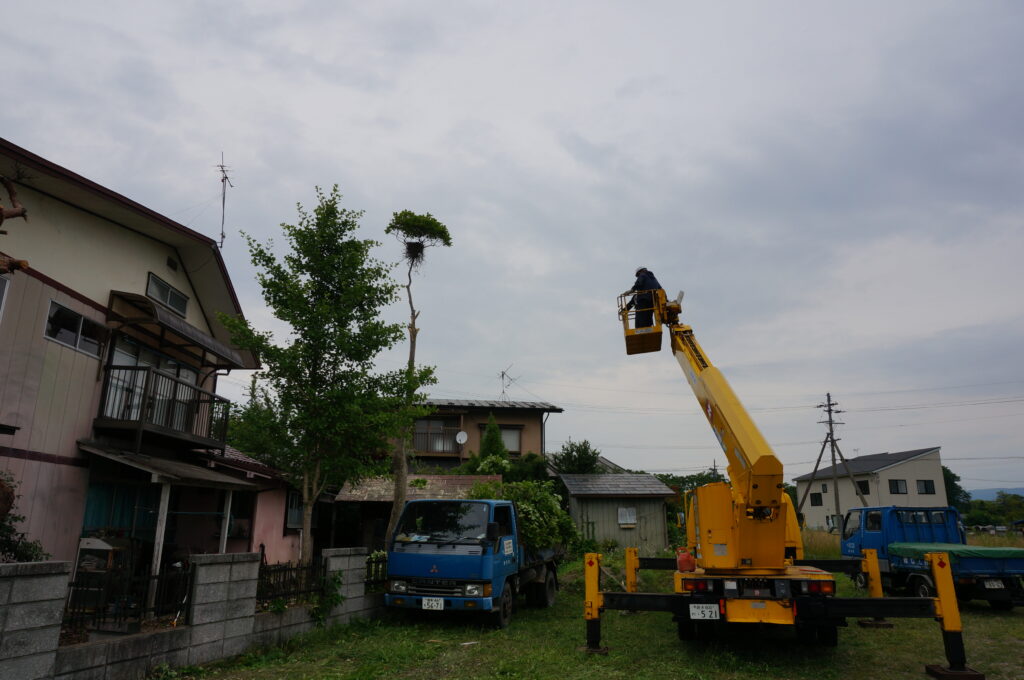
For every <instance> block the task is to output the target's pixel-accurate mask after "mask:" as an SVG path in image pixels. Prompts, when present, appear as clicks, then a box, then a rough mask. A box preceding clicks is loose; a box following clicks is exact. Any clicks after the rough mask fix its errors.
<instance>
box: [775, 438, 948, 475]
mask: <svg viewBox="0 0 1024 680" xmlns="http://www.w3.org/2000/svg"><path fill="white" fill-rule="evenodd" d="M939 448H940V447H938V446H933V447H931V448H928V449H914V450H913V451H897V452H896V453H872V454H869V455H867V456H857V457H856V458H847V459H846V464H847V466H849V468H850V474H851V475H866V474H868V473H871V472H878V471H879V470H882V469H884V468H887V467H889V466H890V465H896V464H897V463H904V462H906V461H908V460H910V459H912V458H917V457H918V456H923V455H925V454H926V453H933V452H936V451H938V450H939ZM832 467H833V466H831V465H829V466H827V467H824V468H818V472H817V473H815V474H814V476H813V477H812V476H811V475H812V473H811V472H808V473H807V474H805V475H800V476H799V477H794V478H793V481H794V482H805V481H808V480H810V479H824V478H826V477H831V476H832ZM835 468H836V472H835V473H836V475H837V476H840V477H845V476H846V468H845V467H843V464H842V462H839V463H838V464H837V465H836V466H835Z"/></svg>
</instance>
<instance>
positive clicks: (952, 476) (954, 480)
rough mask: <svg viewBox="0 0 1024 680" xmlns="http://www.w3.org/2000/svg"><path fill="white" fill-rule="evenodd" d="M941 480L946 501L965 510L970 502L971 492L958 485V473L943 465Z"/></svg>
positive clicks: (960, 509)
mask: <svg viewBox="0 0 1024 680" xmlns="http://www.w3.org/2000/svg"><path fill="white" fill-rule="evenodd" d="M942 482H943V484H944V485H945V487H946V502H947V503H949V504H950V505H952V506H953V507H954V508H956V509H957V510H959V511H960V512H964V511H965V510H967V508H968V506H970V503H971V494H969V493H967V492H966V491H964V488H963V487H962V486H960V475H958V474H956V473H955V472H953V471H952V470H950V469H949V468H948V467H946V466H945V465H943V466H942Z"/></svg>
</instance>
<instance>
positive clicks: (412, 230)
mask: <svg viewBox="0 0 1024 680" xmlns="http://www.w3.org/2000/svg"><path fill="white" fill-rule="evenodd" d="M384 233H385V234H394V235H395V236H397V237H398V238H399V240H401V241H419V242H421V243H423V244H424V245H436V244H442V245H444V246H451V244H452V237H451V234H449V233H448V227H446V226H445V225H444V224H442V223H441V222H440V221H438V220H437V218H435V217H434V216H433V215H431V214H430V213H425V214H423V215H418V214H416V213H414V212H412V211H411V210H402V211H401V212H396V213H394V214H393V215H392V217H391V223H390V224H388V226H387V228H386V229H385V230H384Z"/></svg>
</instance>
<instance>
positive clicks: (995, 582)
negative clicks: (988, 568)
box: [985, 578, 1004, 590]
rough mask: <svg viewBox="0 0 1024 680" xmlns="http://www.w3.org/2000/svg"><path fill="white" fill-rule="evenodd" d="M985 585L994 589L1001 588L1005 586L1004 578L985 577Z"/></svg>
mask: <svg viewBox="0 0 1024 680" xmlns="http://www.w3.org/2000/svg"><path fill="white" fill-rule="evenodd" d="M985 587H986V588H990V589H992V590H997V589H999V588H1003V587H1004V586H1003V582H1002V580H1000V579H997V578H987V579H985Z"/></svg>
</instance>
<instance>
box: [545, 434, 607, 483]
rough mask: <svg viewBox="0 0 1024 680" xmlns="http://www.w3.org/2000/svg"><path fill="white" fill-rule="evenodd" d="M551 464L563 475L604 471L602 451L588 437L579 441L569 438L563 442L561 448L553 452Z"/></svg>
mask: <svg viewBox="0 0 1024 680" xmlns="http://www.w3.org/2000/svg"><path fill="white" fill-rule="evenodd" d="M551 466H552V467H553V468H555V471H556V472H558V474H561V475H593V474H599V473H601V472H603V470H602V469H601V452H600V451H599V450H597V449H595V448H594V447H593V446H591V445H590V442H589V441H587V440H586V439H584V440H583V441H579V442H574V441H573V440H572V439H569V441H567V442H565V443H564V444H562V448H561V450H560V451H559V452H558V453H555V454H552V456H551Z"/></svg>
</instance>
